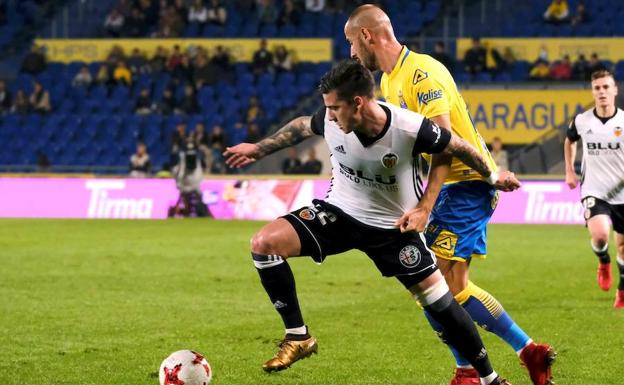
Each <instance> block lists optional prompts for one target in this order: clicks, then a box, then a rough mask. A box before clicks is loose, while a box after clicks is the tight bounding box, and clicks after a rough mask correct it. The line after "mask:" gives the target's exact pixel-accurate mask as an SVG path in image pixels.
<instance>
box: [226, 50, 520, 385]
mask: <svg viewBox="0 0 624 385" xmlns="http://www.w3.org/2000/svg"><path fill="white" fill-rule="evenodd" d="M374 87H375V83H374V80H373V76H372V74H371V72H370V71H368V70H367V69H366V68H365V67H363V66H362V65H361V64H359V63H358V62H357V61H354V60H346V61H343V62H340V63H338V64H337V65H336V66H334V68H332V70H331V71H330V72H328V73H327V74H326V75H325V76H324V77H323V79H322V80H321V85H320V87H319V89H320V91H321V93H322V94H323V100H324V103H325V107H326V108H322V109H320V110H319V111H318V112H317V113H316V114H315V115H314V116H313V117H311V118H310V117H300V118H297V119H295V120H293V121H292V122H290V123H289V124H288V125H286V126H285V127H283V128H282V129H280V130H279V131H278V132H277V133H275V134H273V135H272V136H270V137H268V138H266V139H264V140H262V141H260V142H258V143H255V144H251V143H242V144H239V145H236V146H234V147H230V148H227V149H226V151H225V153H224V155H225V156H226V157H227V160H226V162H227V163H228V165H230V166H232V167H240V166H244V165H247V164H250V163H252V162H254V161H256V160H257V159H260V158H262V157H263V156H265V155H267V154H270V153H272V152H274V151H276V150H278V149H280V148H284V147H287V146H290V145H293V144H296V143H298V142H301V141H302V140H304V139H306V138H309V137H311V136H312V135H314V134H317V135H323V136H324V138H325V140H326V141H327V144H328V146H329V149H330V152H331V162H332V183H331V186H330V189H329V192H328V194H327V197H326V198H325V199H324V200H315V201H314V202H313V203H314V204H313V205H312V206H309V207H303V208H301V209H299V210H296V211H294V212H292V213H290V214H288V215H285V216H283V217H281V218H278V219H276V220H275V221H273V222H271V223H269V224H268V225H266V226H264V227H263V228H262V229H261V230H260V231H259V232H258V233H256V234H255V235H254V237H253V239H252V243H251V249H252V250H251V251H252V257H253V260H254V265H255V266H256V268H257V270H258V273H259V275H260V280H261V281H262V284H263V286H264V288H265V290H266V291H267V294H268V295H269V298H270V299H271V302H272V303H273V305H274V307H275V309H276V310H277V311H278V313H279V314H280V316H281V317H282V320H283V321H284V325H285V328H286V336H285V338H284V340H283V341H282V343H281V344H280V349H279V351H278V353H277V354H276V355H275V356H274V357H273V358H272V359H270V360H268V361H267V362H266V363H265V364H264V365H263V368H264V370H266V371H278V370H282V369H286V368H288V367H289V366H290V365H292V364H293V363H294V362H296V361H297V360H299V359H302V358H305V357H308V356H309V355H311V354H312V353H316V351H317V349H318V345H317V342H316V339H315V338H314V337H312V336H311V335H310V334H309V331H308V328H307V326H306V325H305V323H304V321H303V316H302V315H301V310H300V308H299V304H298V300H297V294H296V289H295V281H294V277H293V274H292V271H291V270H290V267H289V265H288V263H287V262H286V259H287V258H289V257H296V256H311V257H312V258H313V259H314V260H315V261H316V262H318V263H320V262H322V261H323V260H324V259H325V257H326V256H327V255H332V254H338V253H342V252H344V251H347V250H351V249H358V250H361V251H363V252H365V253H366V254H367V255H368V256H369V257H370V258H371V259H372V260H373V262H374V263H375V264H376V266H377V268H378V269H379V271H380V272H381V273H382V275H384V276H389V277H396V278H397V279H398V280H399V281H400V282H401V283H402V284H403V285H404V286H405V287H406V288H407V289H408V290H409V291H410V292H411V293H412V294H413V295H414V296H415V297H417V298H418V300H419V301H420V303H421V304H422V305H423V306H424V307H425V308H426V309H427V310H428V311H431V312H433V316H434V317H435V318H436V320H437V321H438V322H440V323H441V324H443V326H444V332H443V336H444V339H445V340H446V341H447V342H448V343H449V344H451V345H452V346H453V347H455V348H456V349H458V350H459V351H461V352H462V354H465V356H466V357H469V358H468V360H469V361H470V362H471V364H472V365H473V366H474V367H475V368H476V369H477V371H478V372H479V374H480V381H481V383H482V384H507V383H508V382H507V381H505V380H503V379H501V378H500V377H498V375H497V374H496V372H495V371H493V369H492V367H491V365H490V363H489V358H488V356H487V352H486V350H485V348H484V347H483V343H482V342H481V339H480V337H479V335H478V333H477V331H476V328H475V325H474V324H473V322H472V320H471V319H470V317H469V316H468V313H466V311H465V310H464V309H463V308H462V307H461V306H460V305H459V304H457V302H456V301H455V300H454V298H453V296H452V294H451V293H450V292H449V289H448V286H447V285H446V282H445V281H444V278H443V276H442V274H441V273H440V272H439V270H438V269H437V267H436V264H435V256H434V254H433V252H432V251H431V250H429V248H427V246H426V244H425V241H424V237H423V235H422V234H421V233H417V232H415V231H410V230H413V229H414V228H415V222H419V221H421V220H422V218H420V216H422V211H421V209H420V208H419V202H420V199H421V197H422V195H423V186H422V182H421V180H420V178H419V176H418V168H419V164H418V159H419V158H418V155H419V154H420V153H422V152H427V153H433V154H435V153H444V154H447V155H448V154H450V155H453V156H455V157H458V158H460V159H462V161H464V162H466V163H467V164H470V166H471V167H473V168H474V169H475V170H477V171H478V172H480V173H482V174H483V175H484V176H486V177H489V176H490V174H491V170H490V169H489V167H488V165H487V163H486V161H485V159H484V158H483V157H482V156H481V155H480V154H479V153H478V152H477V151H476V150H475V149H474V148H473V147H472V146H471V145H470V144H468V143H467V142H466V141H464V140H462V139H460V138H458V137H456V136H453V135H452V134H451V133H450V131H448V130H446V129H445V128H440V127H438V126H437V125H435V124H434V123H433V122H431V121H430V120H428V119H425V118H424V117H423V116H422V115H419V114H417V113H414V112H411V111H407V110H402V109H400V108H398V107H395V106H392V105H390V104H386V103H381V102H377V101H376V100H375V98H374ZM436 159H437V158H436V156H435V155H434V157H433V160H432V166H431V167H432V168H433V169H435V168H436V167H440V166H444V165H445V163H442V162H438V161H437V160H436ZM444 159H447V158H444ZM432 174H435V173H432ZM432 179H435V178H429V186H428V188H427V192H425V194H435V195H436V196H437V194H438V193H439V191H440V188H441V186H442V182H443V179H444V175H442V177H441V178H437V179H436V180H432ZM507 183H508V186H507V187H508V188H509V189H514V188H517V187H518V186H519V183H518V182H517V180H515V178H513V177H512V176H510V177H509V178H508V179H507ZM433 200H435V197H434V199H433ZM464 352H465V353H464Z"/></svg>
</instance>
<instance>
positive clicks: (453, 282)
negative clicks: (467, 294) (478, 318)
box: [444, 271, 468, 296]
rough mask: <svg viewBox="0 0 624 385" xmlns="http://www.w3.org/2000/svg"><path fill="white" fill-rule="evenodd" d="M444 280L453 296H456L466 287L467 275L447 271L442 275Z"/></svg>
mask: <svg viewBox="0 0 624 385" xmlns="http://www.w3.org/2000/svg"><path fill="white" fill-rule="evenodd" d="M444 279H445V280H446V283H447V284H448V287H449V291H450V292H451V294H453V296H456V295H457V294H459V293H461V292H462V291H464V290H465V289H466V287H468V274H463V273H461V272H458V271H448V272H447V273H446V274H444Z"/></svg>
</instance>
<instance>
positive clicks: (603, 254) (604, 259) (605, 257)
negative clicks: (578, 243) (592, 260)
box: [592, 243, 611, 264]
mask: <svg viewBox="0 0 624 385" xmlns="http://www.w3.org/2000/svg"><path fill="white" fill-rule="evenodd" d="M592 250H593V251H594V254H596V256H597V257H598V259H599V260H600V263H602V264H605V263H611V256H609V247H605V248H604V250H602V251H598V250H597V249H596V248H595V247H594V245H593V243H592Z"/></svg>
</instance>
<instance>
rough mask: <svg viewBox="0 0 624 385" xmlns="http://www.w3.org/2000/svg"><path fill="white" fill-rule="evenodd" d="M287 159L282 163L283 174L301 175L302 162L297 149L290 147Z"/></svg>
mask: <svg viewBox="0 0 624 385" xmlns="http://www.w3.org/2000/svg"><path fill="white" fill-rule="evenodd" d="M287 154H288V155H287V158H286V159H284V160H283V161H282V173H283V174H299V173H301V160H299V157H298V156H297V148H296V147H288V150H287Z"/></svg>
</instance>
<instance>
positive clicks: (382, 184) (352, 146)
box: [311, 102, 451, 229]
mask: <svg viewBox="0 0 624 385" xmlns="http://www.w3.org/2000/svg"><path fill="white" fill-rule="evenodd" d="M378 103H379V104H380V105H381V107H382V108H383V109H384V111H385V112H386V114H387V116H388V120H387V122H386V126H385V127H384V129H383V131H382V132H381V133H380V134H379V135H378V136H377V137H375V138H368V137H365V136H363V135H361V134H357V133H355V132H351V133H349V134H345V133H344V132H343V131H342V130H341V129H340V128H339V127H338V125H337V124H336V123H335V122H332V121H330V120H329V118H328V117H327V116H326V113H325V112H326V109H325V108H323V109H321V110H319V111H318V112H317V113H316V114H315V115H314V116H313V117H312V124H311V125H312V129H313V131H314V132H315V133H317V134H319V135H323V136H324V137H325V140H326V142H327V145H328V146H329V151H330V159H331V164H332V180H331V183H330V187H329V191H328V193H327V197H326V198H325V201H326V202H327V203H330V204H332V205H334V206H336V207H338V208H339V209H341V210H342V211H344V212H345V213H346V214H348V215H349V216H351V217H353V218H355V219H356V220H357V221H359V222H362V223H364V224H367V225H370V226H374V227H378V228H384V229H390V228H396V225H395V222H396V220H397V219H399V218H400V217H401V216H402V215H403V214H404V213H405V212H406V211H408V210H411V209H413V208H415V207H416V205H417V204H418V202H419V201H420V198H421V197H422V193H423V185H422V180H421V177H420V173H419V171H420V167H419V166H420V161H419V154H420V153H423V152H426V153H437V152H440V151H442V150H443V149H444V148H445V147H446V145H447V144H448V142H449V140H450V138H451V134H450V132H449V131H448V130H445V129H440V128H439V127H438V126H437V125H435V124H434V123H433V122H431V121H430V120H429V119H426V118H425V117H424V116H422V115H420V114H418V113H416V112H412V111H409V110H404V109H401V108H398V107H395V106H393V105H391V104H387V103H383V102H378Z"/></svg>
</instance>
